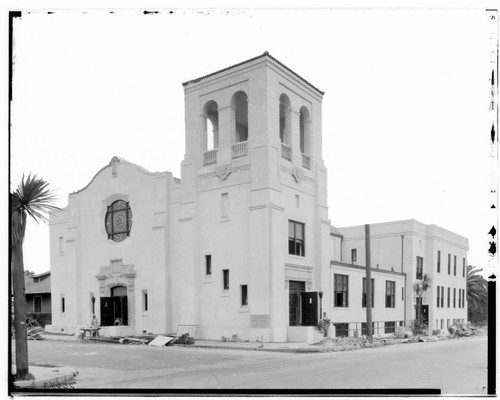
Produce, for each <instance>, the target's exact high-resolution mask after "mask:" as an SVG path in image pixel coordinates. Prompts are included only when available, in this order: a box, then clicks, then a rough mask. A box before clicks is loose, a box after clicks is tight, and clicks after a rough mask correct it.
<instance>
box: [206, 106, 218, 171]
mask: <svg viewBox="0 0 500 400" xmlns="http://www.w3.org/2000/svg"><path fill="white" fill-rule="evenodd" d="M203 120H204V124H203V128H204V137H203V147H204V149H205V151H210V150H214V149H216V148H217V147H219V106H218V105H217V103H216V102H215V101H209V102H208V103H207V104H205V107H204V109H203ZM210 163H212V164H214V162H210ZM205 165H207V163H205Z"/></svg>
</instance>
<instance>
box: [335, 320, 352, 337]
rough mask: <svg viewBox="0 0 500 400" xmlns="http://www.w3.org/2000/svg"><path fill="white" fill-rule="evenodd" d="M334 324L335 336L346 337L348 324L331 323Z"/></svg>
mask: <svg viewBox="0 0 500 400" xmlns="http://www.w3.org/2000/svg"><path fill="white" fill-rule="evenodd" d="M333 325H334V326H335V336H336V337H348V336H349V324H346V323H341V324H333Z"/></svg>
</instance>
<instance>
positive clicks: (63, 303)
mask: <svg viewBox="0 0 500 400" xmlns="http://www.w3.org/2000/svg"><path fill="white" fill-rule="evenodd" d="M61 312H62V313H64V312H66V302H65V300H64V296H61Z"/></svg>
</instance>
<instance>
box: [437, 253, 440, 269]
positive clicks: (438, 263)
mask: <svg viewBox="0 0 500 400" xmlns="http://www.w3.org/2000/svg"><path fill="white" fill-rule="evenodd" d="M437 272H438V273H439V272H441V250H438V255H437Z"/></svg>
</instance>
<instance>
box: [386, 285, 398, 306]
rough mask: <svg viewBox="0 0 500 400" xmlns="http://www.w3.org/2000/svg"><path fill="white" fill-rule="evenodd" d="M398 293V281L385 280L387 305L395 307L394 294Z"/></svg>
mask: <svg viewBox="0 0 500 400" xmlns="http://www.w3.org/2000/svg"><path fill="white" fill-rule="evenodd" d="M395 293H396V282H394V281H385V307H386V308H394V307H395V306H396V305H395V304H394V294H395Z"/></svg>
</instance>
